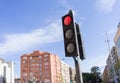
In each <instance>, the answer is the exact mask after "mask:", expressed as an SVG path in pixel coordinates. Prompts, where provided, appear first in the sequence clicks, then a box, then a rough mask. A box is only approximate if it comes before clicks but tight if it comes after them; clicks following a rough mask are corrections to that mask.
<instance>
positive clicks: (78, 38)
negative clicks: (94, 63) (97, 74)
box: [75, 23, 85, 60]
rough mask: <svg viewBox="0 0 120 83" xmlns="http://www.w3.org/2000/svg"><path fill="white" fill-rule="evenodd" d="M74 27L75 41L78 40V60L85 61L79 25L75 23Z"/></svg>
mask: <svg viewBox="0 0 120 83" xmlns="http://www.w3.org/2000/svg"><path fill="white" fill-rule="evenodd" d="M75 25H76V31H77V40H78V48H79V54H80V59H81V60H83V59H85V52H84V46H83V40H82V35H81V32H80V29H79V25H78V24H77V23H75Z"/></svg>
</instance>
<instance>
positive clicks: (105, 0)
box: [96, 0, 116, 13]
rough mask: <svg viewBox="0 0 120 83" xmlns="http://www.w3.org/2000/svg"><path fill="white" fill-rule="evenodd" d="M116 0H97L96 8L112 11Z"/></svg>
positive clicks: (105, 11) (100, 10)
mask: <svg viewBox="0 0 120 83" xmlns="http://www.w3.org/2000/svg"><path fill="white" fill-rule="evenodd" d="M115 2H116V0H97V2H96V8H97V10H98V11H99V12H104V13H108V12H111V11H112V9H113V6H114V4H115Z"/></svg>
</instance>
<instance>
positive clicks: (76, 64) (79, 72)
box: [73, 56, 83, 83]
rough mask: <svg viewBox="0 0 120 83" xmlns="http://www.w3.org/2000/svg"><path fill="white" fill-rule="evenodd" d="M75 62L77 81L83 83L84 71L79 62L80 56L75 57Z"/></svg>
mask: <svg viewBox="0 0 120 83" xmlns="http://www.w3.org/2000/svg"><path fill="white" fill-rule="evenodd" d="M73 59H74V62H75V69H76V83H83V79H82V73H81V71H80V64H79V57H78V56H77V57H76V56H74V57H73Z"/></svg>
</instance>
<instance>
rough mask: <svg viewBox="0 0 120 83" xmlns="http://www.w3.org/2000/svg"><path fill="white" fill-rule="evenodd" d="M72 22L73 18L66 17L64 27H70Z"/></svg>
mask: <svg viewBox="0 0 120 83" xmlns="http://www.w3.org/2000/svg"><path fill="white" fill-rule="evenodd" d="M71 21H72V19H71V17H70V16H66V17H65V18H64V25H67V26H68V25H70V23H71Z"/></svg>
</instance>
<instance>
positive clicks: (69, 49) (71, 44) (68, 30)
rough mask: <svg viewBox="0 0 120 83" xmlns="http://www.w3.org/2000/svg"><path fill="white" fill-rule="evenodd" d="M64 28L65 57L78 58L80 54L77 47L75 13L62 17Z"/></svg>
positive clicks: (70, 12)
mask: <svg viewBox="0 0 120 83" xmlns="http://www.w3.org/2000/svg"><path fill="white" fill-rule="evenodd" d="M62 26H63V36H64V47H65V56H66V57H72V56H77V55H78V54H77V46H76V35H75V34H76V33H75V23H74V19H73V13H72V11H71V10H70V11H69V12H68V14H66V15H64V16H63V17H62Z"/></svg>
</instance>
